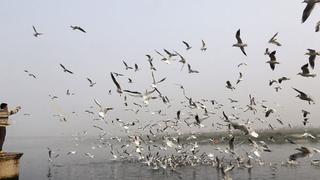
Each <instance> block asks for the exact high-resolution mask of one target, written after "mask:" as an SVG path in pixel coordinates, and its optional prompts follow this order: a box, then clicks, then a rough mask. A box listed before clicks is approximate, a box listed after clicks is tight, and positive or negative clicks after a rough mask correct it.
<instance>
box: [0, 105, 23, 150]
mask: <svg viewBox="0 0 320 180" xmlns="http://www.w3.org/2000/svg"><path fill="white" fill-rule="evenodd" d="M20 109H21V107H20V106H18V107H16V108H14V109H13V110H10V111H9V109H8V104H7V103H1V104H0V153H1V152H2V147H3V144H4V140H5V138H6V132H7V131H6V126H8V125H9V123H8V119H9V116H10V115H13V114H15V113H17V112H18V111H19V110H20Z"/></svg>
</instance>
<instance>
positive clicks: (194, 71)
mask: <svg viewBox="0 0 320 180" xmlns="http://www.w3.org/2000/svg"><path fill="white" fill-rule="evenodd" d="M188 72H189V73H199V71H197V70H193V69H191V65H190V64H188Z"/></svg>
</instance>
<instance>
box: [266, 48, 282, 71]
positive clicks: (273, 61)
mask: <svg viewBox="0 0 320 180" xmlns="http://www.w3.org/2000/svg"><path fill="white" fill-rule="evenodd" d="M275 54H276V51H272V52H271V53H270V54H269V57H270V60H269V61H267V62H266V63H269V64H270V68H271V69H272V70H274V68H275V65H276V64H279V62H278V61H277V59H276V56H275Z"/></svg>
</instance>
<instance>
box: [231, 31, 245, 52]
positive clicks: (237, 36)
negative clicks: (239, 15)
mask: <svg viewBox="0 0 320 180" xmlns="http://www.w3.org/2000/svg"><path fill="white" fill-rule="evenodd" d="M236 39H237V43H236V44H234V45H232V46H234V47H239V48H240V49H241V51H242V53H243V54H244V55H246V56H247V53H246V52H245V51H244V47H246V46H248V45H247V44H244V43H243V42H242V40H241V38H240V29H239V30H238V31H237V33H236Z"/></svg>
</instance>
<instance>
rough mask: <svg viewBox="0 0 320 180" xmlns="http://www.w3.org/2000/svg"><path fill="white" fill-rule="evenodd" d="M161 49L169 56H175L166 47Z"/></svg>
mask: <svg viewBox="0 0 320 180" xmlns="http://www.w3.org/2000/svg"><path fill="white" fill-rule="evenodd" d="M163 51H164V52H165V53H166V54H168V56H169V58H171V57H172V56H176V54H174V53H171V52H170V51H168V50H166V49H163Z"/></svg>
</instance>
